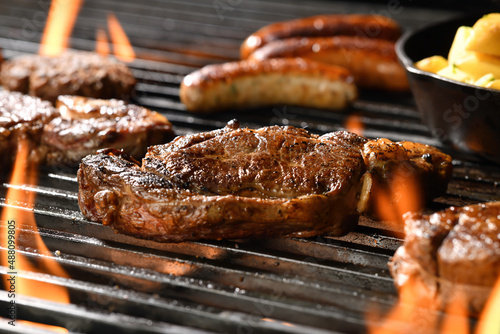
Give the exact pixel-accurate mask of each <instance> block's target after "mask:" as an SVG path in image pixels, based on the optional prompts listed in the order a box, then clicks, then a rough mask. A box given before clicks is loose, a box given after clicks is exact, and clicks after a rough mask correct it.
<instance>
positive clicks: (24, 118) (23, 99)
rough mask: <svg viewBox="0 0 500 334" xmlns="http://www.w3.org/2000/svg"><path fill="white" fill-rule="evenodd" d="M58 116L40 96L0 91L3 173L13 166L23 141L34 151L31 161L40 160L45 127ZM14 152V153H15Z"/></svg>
mask: <svg viewBox="0 0 500 334" xmlns="http://www.w3.org/2000/svg"><path fill="white" fill-rule="evenodd" d="M58 115H59V113H58V112H57V111H56V110H55V109H54V108H53V107H52V105H51V104H50V103H49V102H47V101H42V100H40V99H39V98H37V97H32V96H28V95H23V94H20V93H10V92H6V91H0V155H1V156H2V161H1V163H0V165H1V167H0V171H1V172H2V174H4V173H3V172H4V170H6V169H7V168H8V167H9V166H10V165H11V164H12V163H13V159H14V157H15V154H14V153H15V152H16V151H17V146H18V143H19V141H20V140H21V139H25V140H27V141H28V142H29V143H30V144H31V145H32V148H31V149H30V152H31V153H30V159H31V160H32V161H36V162H38V161H41V160H43V158H44V153H43V150H41V148H40V147H39V146H38V144H39V143H40V142H41V138H42V132H43V128H44V126H45V125H46V124H47V123H49V122H50V121H51V120H52V119H53V118H55V117H57V116H58ZM13 152H14V153H13Z"/></svg>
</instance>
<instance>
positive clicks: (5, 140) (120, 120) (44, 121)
mask: <svg viewBox="0 0 500 334" xmlns="http://www.w3.org/2000/svg"><path fill="white" fill-rule="evenodd" d="M173 137H174V132H173V130H172V124H171V123H170V122H169V121H168V120H167V119H166V118H165V117H164V116H162V115H160V114H159V113H157V112H154V111H151V110H149V109H147V108H143V107H139V106H136V105H133V104H127V103H125V102H123V101H121V100H115V99H111V100H102V99H92V98H85V97H80V96H61V97H60V98H59V100H58V103H57V108H54V107H53V106H52V104H51V103H50V102H48V101H43V100H41V99H40V98H38V97H33V96H29V95H23V94H21V93H17V92H8V91H0V154H2V156H3V157H4V158H3V159H4V160H3V161H2V168H3V169H8V167H9V166H10V165H11V164H12V162H13V158H14V157H15V152H16V150H17V146H18V144H19V142H20V140H21V139H25V140H26V141H27V143H28V144H29V145H30V152H31V153H30V156H29V159H30V160H31V161H32V162H35V163H45V164H48V165H70V166H76V165H78V163H79V162H80V160H81V159H82V158H83V157H84V156H86V155H88V154H91V153H95V152H96V151H97V150H99V149H102V148H107V147H113V148H117V149H126V150H128V151H129V152H130V153H131V154H132V155H133V156H134V157H136V158H141V157H143V156H144V154H145V153H146V150H147V148H148V146H150V145H153V144H160V143H165V142H168V141H170V140H172V138H173ZM3 169H2V171H3ZM2 174H3V173H2Z"/></svg>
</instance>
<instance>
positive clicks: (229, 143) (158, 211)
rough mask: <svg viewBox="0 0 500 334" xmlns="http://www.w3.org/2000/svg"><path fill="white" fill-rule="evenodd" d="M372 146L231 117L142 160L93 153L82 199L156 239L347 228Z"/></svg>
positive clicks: (89, 213) (84, 205) (94, 214)
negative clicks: (243, 124) (252, 125)
mask: <svg viewBox="0 0 500 334" xmlns="http://www.w3.org/2000/svg"><path fill="white" fill-rule="evenodd" d="M368 143H369V141H367V139H366V138H363V137H359V136H357V135H355V134H352V133H348V132H335V133H329V134H325V135H323V136H318V135H314V134H310V133H309V132H307V131H305V130H304V129H298V128H294V127H278V126H272V127H266V128H262V129H257V130H251V129H247V128H239V126H238V124H237V123H236V122H231V123H229V124H228V125H227V126H226V127H225V128H223V129H220V130H215V131H211V132H206V133H200V134H194V135H187V136H180V137H177V138H176V139H175V140H173V141H172V142H171V143H168V144H165V145H158V146H153V147H151V148H150V149H149V151H148V153H147V154H146V156H145V158H144V159H143V162H142V165H140V164H139V163H137V162H134V161H132V160H131V159H128V158H127V156H126V155H125V154H124V153H121V152H118V151H113V150H111V151H110V150H107V151H101V152H99V154H96V155H92V156H87V157H86V158H84V159H83V161H82V163H81V164H80V169H79V171H78V182H79V205H80V209H81V211H82V213H83V214H84V215H85V216H86V217H87V218H89V219H91V220H93V221H101V222H103V223H104V224H106V225H110V226H112V227H113V228H114V229H115V230H116V231H118V232H122V233H125V234H129V235H132V236H136V237H141V238H147V239H153V240H157V241H186V240H198V239H228V238H244V237H272V236H304V237H307V236H314V235H318V234H327V233H330V234H333V235H340V234H343V233H346V232H347V231H349V230H350V229H352V228H353V227H354V226H355V225H356V222H357V216H358V212H357V206H358V201H359V198H360V197H363V195H362V194H361V191H362V188H363V187H364V182H363V180H365V179H366V178H365V177H364V176H363V175H367V174H370V173H372V172H373V173H375V170H367V167H366V165H365V161H364V158H363V154H362V151H363V149H364V146H365V145H367V144H368ZM439 154H442V153H440V152H439ZM450 166H451V165H450ZM450 166H447V168H449V167H450ZM370 168H371V167H370ZM431 172H433V173H435V172H436V171H435V170H432V171H431Z"/></svg>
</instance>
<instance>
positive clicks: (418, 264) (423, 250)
mask: <svg viewBox="0 0 500 334" xmlns="http://www.w3.org/2000/svg"><path fill="white" fill-rule="evenodd" d="M405 220H406V221H405V233H406V236H405V242H404V245H403V246H401V247H400V248H399V249H398V250H397V251H396V254H395V255H394V257H393V258H392V259H391V262H390V263H389V268H390V270H391V273H392V275H393V277H394V279H395V284H396V286H397V287H398V288H402V287H403V286H404V285H405V284H406V283H407V282H408V280H409V279H415V281H416V282H418V283H419V286H420V287H424V289H425V290H426V294H427V295H428V296H429V297H430V298H431V299H433V300H434V301H435V302H436V304H437V305H438V306H439V307H443V306H445V304H447V303H449V302H453V300H455V298H457V295H458V293H463V294H464V296H465V298H466V301H467V303H468V306H469V310H470V312H471V313H472V314H475V315H477V314H479V312H480V311H481V309H482V308H483V306H484V304H485V302H486V301H487V299H488V297H489V295H490V292H491V290H492V288H493V286H494V284H495V282H496V280H497V279H499V278H500V202H490V203H485V204H477V205H470V206H465V207H462V208H455V207H451V208H449V209H446V210H444V211H441V212H437V213H435V214H432V215H422V214H420V213H408V214H407V215H406V216H405Z"/></svg>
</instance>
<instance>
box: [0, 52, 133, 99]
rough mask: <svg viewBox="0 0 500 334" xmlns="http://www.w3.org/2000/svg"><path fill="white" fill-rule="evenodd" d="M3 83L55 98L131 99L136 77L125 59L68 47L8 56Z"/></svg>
mask: <svg viewBox="0 0 500 334" xmlns="http://www.w3.org/2000/svg"><path fill="white" fill-rule="evenodd" d="M0 81H1V83H2V86H3V87H4V88H5V89H7V90H10V91H17V92H21V93H25V94H29V95H33V96H38V97H40V98H42V99H44V100H48V101H51V102H55V101H56V99H57V97H58V96H59V95H81V96H87V97H94V98H104V99H108V98H120V99H124V100H128V98H129V97H130V95H131V93H132V90H133V88H134V87H135V83H136V80H135V78H134V77H133V75H132V72H131V71H130V69H129V68H128V67H127V66H126V65H125V64H123V63H120V62H118V61H115V60H113V59H112V58H109V57H104V56H101V55H99V54H97V53H93V52H84V51H68V52H65V53H63V54H61V55H60V56H57V57H46V56H39V55H27V56H20V57H17V58H13V59H11V60H7V61H5V62H4V63H3V64H2V69H1V73H0Z"/></svg>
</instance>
